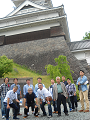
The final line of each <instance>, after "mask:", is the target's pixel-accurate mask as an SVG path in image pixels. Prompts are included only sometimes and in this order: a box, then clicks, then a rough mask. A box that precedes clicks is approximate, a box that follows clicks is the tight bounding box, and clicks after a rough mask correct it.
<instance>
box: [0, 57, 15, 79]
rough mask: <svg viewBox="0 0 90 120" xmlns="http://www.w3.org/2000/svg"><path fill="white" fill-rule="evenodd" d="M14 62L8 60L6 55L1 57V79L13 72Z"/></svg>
mask: <svg viewBox="0 0 90 120" xmlns="http://www.w3.org/2000/svg"><path fill="white" fill-rule="evenodd" d="M12 70H13V60H12V59H11V60H10V59H8V58H7V57H6V56H5V55H3V56H0V78H2V77H4V75H5V74H8V73H9V72H12Z"/></svg>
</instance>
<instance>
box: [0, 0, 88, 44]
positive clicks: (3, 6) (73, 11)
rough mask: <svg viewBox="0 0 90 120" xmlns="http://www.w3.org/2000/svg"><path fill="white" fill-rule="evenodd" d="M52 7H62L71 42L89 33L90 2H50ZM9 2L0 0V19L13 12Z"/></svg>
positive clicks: (66, 0) (85, 0)
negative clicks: (65, 15)
mask: <svg viewBox="0 0 90 120" xmlns="http://www.w3.org/2000/svg"><path fill="white" fill-rule="evenodd" d="M52 3H53V6H54V7H57V6H60V5H62V4H63V5H64V9H65V13H66V14H67V21H68V27H69V33H70V38H71V41H72V42H73V41H80V40H82V39H83V36H85V32H89V31H90V0H52ZM13 6H14V4H13V3H12V2H11V0H0V18H2V17H5V16H6V15H7V14H9V13H10V12H11V11H12V10H13Z"/></svg>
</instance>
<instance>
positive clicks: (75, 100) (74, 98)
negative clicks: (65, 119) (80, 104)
mask: <svg viewBox="0 0 90 120" xmlns="http://www.w3.org/2000/svg"><path fill="white" fill-rule="evenodd" d="M70 101H71V103H72V109H75V107H76V108H77V97H76V96H74V95H73V96H70ZM74 104H75V105H74Z"/></svg>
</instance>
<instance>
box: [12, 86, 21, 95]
mask: <svg viewBox="0 0 90 120" xmlns="http://www.w3.org/2000/svg"><path fill="white" fill-rule="evenodd" d="M14 86H18V89H17V91H16V93H17V94H18V95H20V91H21V88H20V85H19V84H17V85H15V84H12V85H11V86H10V90H13V87H14Z"/></svg>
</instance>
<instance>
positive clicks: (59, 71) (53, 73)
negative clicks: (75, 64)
mask: <svg viewBox="0 0 90 120" xmlns="http://www.w3.org/2000/svg"><path fill="white" fill-rule="evenodd" d="M54 60H55V62H56V63H57V65H56V66H53V65H51V64H49V65H46V66H45V69H46V72H47V74H50V77H51V79H54V80H55V79H56V77H57V76H60V78H61V77H62V76H65V77H66V79H67V78H70V79H71V81H72V82H73V78H72V75H71V72H73V71H72V70H70V66H69V65H68V61H67V58H66V56H63V55H60V56H59V57H58V58H55V59H54Z"/></svg>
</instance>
